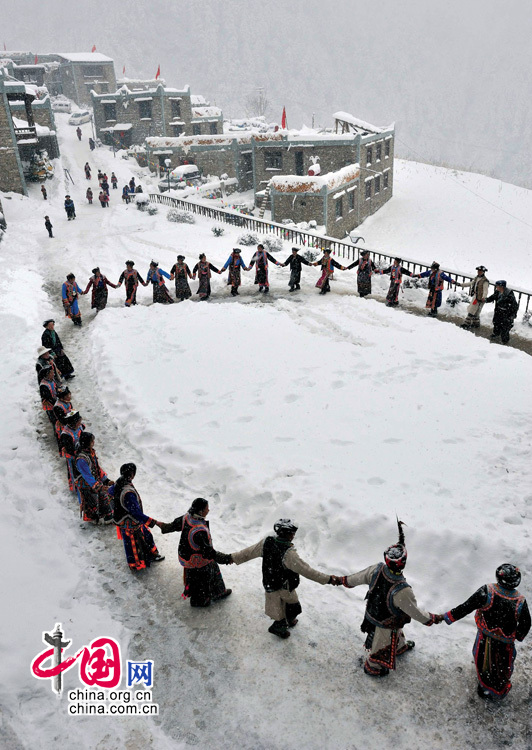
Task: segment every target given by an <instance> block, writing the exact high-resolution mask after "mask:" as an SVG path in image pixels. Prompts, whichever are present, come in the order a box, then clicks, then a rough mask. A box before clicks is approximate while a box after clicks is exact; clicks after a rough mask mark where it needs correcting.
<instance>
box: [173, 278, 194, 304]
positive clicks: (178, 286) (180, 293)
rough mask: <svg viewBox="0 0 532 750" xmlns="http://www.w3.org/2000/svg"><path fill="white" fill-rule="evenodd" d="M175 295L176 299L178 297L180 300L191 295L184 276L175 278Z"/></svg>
mask: <svg viewBox="0 0 532 750" xmlns="http://www.w3.org/2000/svg"><path fill="white" fill-rule="evenodd" d="M175 296H176V299H180V300H181V301H183V300H184V299H188V298H189V297H191V296H192V292H191V291H190V287H189V285H188V281H187V278H186V276H183V277H182V278H181V277H179V278H177V279H176V280H175Z"/></svg>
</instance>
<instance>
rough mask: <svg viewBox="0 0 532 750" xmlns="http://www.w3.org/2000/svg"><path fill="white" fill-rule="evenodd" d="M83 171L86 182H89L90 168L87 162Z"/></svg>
mask: <svg viewBox="0 0 532 750" xmlns="http://www.w3.org/2000/svg"><path fill="white" fill-rule="evenodd" d="M83 169H84V170H85V177H86V178H87V180H90V178H91V168H90V164H89V162H88V161H86V162H85V166H84V167H83Z"/></svg>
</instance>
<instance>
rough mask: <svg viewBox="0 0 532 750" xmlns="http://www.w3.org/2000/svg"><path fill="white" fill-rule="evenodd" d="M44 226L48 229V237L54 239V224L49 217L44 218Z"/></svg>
mask: <svg viewBox="0 0 532 750" xmlns="http://www.w3.org/2000/svg"><path fill="white" fill-rule="evenodd" d="M44 226H45V227H46V229H47V231H48V237H53V236H54V233H53V232H52V228H53V224H52V222H51V221H50V217H49V216H45V217H44Z"/></svg>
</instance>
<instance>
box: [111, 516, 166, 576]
mask: <svg viewBox="0 0 532 750" xmlns="http://www.w3.org/2000/svg"><path fill="white" fill-rule="evenodd" d="M116 531H117V535H118V538H119V539H122V541H123V542H124V550H125V553H126V560H127V564H128V565H129V567H130V569H131V570H144V568H149V567H150V563H151V561H152V560H153V558H154V557H156V556H157V555H158V554H159V551H158V549H157V547H156V545H155V541H154V539H153V536H152V533H151V531H150V530H149V529H148V527H147V526H138V527H137V528H134V529H128V528H124V527H121V526H120V527H119V526H117V527H116Z"/></svg>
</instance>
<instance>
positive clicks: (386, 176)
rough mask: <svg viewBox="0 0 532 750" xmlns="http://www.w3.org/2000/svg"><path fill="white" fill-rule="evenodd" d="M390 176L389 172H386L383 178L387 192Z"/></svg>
mask: <svg viewBox="0 0 532 750" xmlns="http://www.w3.org/2000/svg"><path fill="white" fill-rule="evenodd" d="M389 175H390V173H389V172H385V173H384V174H383V176H382V184H383V187H384V190H386V188H387V187H388V177H389Z"/></svg>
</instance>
